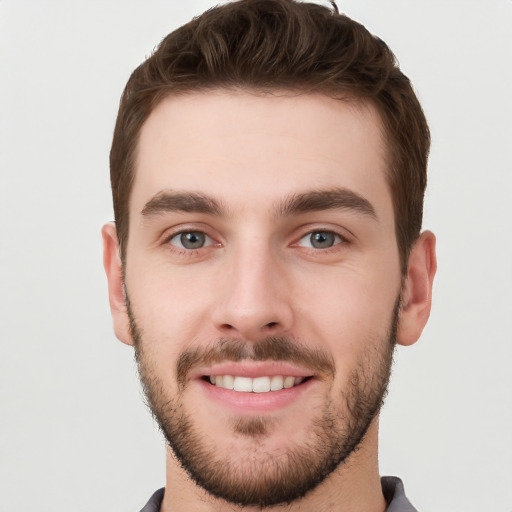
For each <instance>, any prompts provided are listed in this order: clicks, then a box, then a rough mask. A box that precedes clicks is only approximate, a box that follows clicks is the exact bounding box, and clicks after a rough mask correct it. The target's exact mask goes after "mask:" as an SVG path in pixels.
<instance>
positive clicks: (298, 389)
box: [198, 379, 314, 413]
mask: <svg viewBox="0 0 512 512" xmlns="http://www.w3.org/2000/svg"><path fill="white" fill-rule="evenodd" d="M198 382H199V384H200V385H201V387H202V389H203V391H204V392H205V393H206V394H207V396H208V397H209V398H211V399H212V400H215V401H216V402H218V403H220V404H222V405H224V406H225V407H227V408H229V409H231V410H232V411H233V412H236V413H241V412H248V413H249V412H272V411H276V410H279V409H282V408H283V407H287V406H289V405H291V404H293V403H294V402H297V401H298V400H299V399H300V398H301V397H302V395H303V394H304V393H305V392H306V391H307V390H308V389H310V388H311V386H312V385H314V379H308V380H306V381H305V382H302V383H301V384H299V385H298V386H293V387H292V388H287V389H281V390H279V391H269V392H267V393H244V392H241V391H234V390H232V389H224V388H221V387H219V386H214V385H213V384H210V383H208V382H206V381H204V380H199V381H198Z"/></svg>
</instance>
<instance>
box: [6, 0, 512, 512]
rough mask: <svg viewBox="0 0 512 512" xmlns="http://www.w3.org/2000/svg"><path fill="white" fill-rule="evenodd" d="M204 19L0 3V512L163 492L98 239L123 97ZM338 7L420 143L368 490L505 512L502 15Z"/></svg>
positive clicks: (491, 6)
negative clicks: (403, 299)
mask: <svg viewBox="0 0 512 512" xmlns="http://www.w3.org/2000/svg"><path fill="white" fill-rule="evenodd" d="M211 5H212V3H211V2H210V1H207V0H194V1H188V2H183V1H172V0H167V1H156V0H153V1H145V2H143V1H142V0H139V1H135V0H125V1H123V2H121V1H118V2H112V1H105V0H103V1H99V0H98V1H91V0H88V1H77V0H74V1H64V0H59V1H57V0H55V1H50V0H45V1H39V0H33V1H28V0H0V123H1V124H0V246H1V251H0V282H1V284H0V294H1V297H0V316H1V319H0V336H1V341H0V343H1V346H0V436H1V437H0V511H1V512H7V511H14V510H16V511H21V512H26V511H38V512H45V511H52V512H53V511H60V510H62V511H64V510H73V511H75V512H81V511H90V510H96V511H121V510H126V511H129V510H133V511H136V510H139V509H140V508H141V507H142V505H143V504H144V503H145V501H146V500H147V498H148V497H149V495H150V494H151V493H152V492H153V491H154V490H155V489H157V488H158V487H159V486H161V485H162V484H163V483H164V449H163V441H162V439H161V436H160V434H159V433H158V431H157V429H156V427H155V425H154V423H153V421H152V419H151V417H150V415H149V414H148V413H147V411H146V409H145V407H144V405H143V404H142V400H141V396H140V390H139V385H138V381H137V377H136V371H135V365H134V362H133V354H132V350H131V348H129V347H126V346H124V345H122V344H121V343H119V342H118V341H117V340H116V339H115V337H114V335H113V332H112V328H111V321H110V314H109V310H108V301H107V291H106V282H105V279H104V275H103V269H102V264H101V240H100V227H101V225H102V224H103V223H104V222H105V221H108V220H111V219H112V217H113V215H112V208H111V202H110V190H109V176H108V152H109V146H110V139H111V134H112V130H113V125H114V121H115V116H116V111H117V105H118V100H119V96H120V94H121V91H122V88H123V86H124V84H125V82H126V80H127V78H128V76H129V74H130V72H131V71H132V70H133V68H135V67H136V66H137V65H138V64H139V63H140V62H141V61H142V60H143V59H144V58H145V57H146V56H148V55H149V54H150V53H151V51H152V49H153V48H154V46H155V45H156V44H157V43H158V42H159V41H160V40H161V38H162V37H163V36H164V35H166V34H167V33H168V32H170V31H171V30H172V29H173V28H175V27H177V26H178V25H180V24H182V23H184V22H186V21H188V20H189V19H190V18H191V17H192V16H194V15H198V14H200V13H201V12H202V11H203V10H204V9H206V8H207V7H210V6H211ZM340 8H341V10H342V11H344V12H346V13H347V14H349V15H350V16H352V17H354V18H355V19H357V20H358V21H360V22H362V23H363V24H365V25H366V26H367V27H368V28H369V29H370V30H371V31H372V32H374V33H376V34H378V35H379V36H380V37H381V38H383V39H384V40H385V41H386V42H387V43H388V44H389V45H390V46H391V48H392V49H393V51H394V52H395V53H396V55H397V56H398V59H399V61H400V63H401V66H402V69H403V71H404V72H405V73H406V74H407V75H408V76H409V77H410V78H411V79H412V81H413V83H414V85H415V88H416V90H417V93H418V95H419V97H420V100H421V101H422V102H423V105H424V108H425V111H426V114H427V117H428V119H429V121H430V125H431V129H432V137H433V146H432V153H431V159H430V184H429V190H428V193H427V198H426V212H425V223H424V225H425V228H429V229H432V230H433V231H434V232H435V233H436V234H437V237H438V256H439V271H438V275H437V279H436V282H435V290H434V291H435V297H434V304H433V311H432V316H431V320H430V323H429V325H428V327H427V329H426V330H425V332H424V335H423V336H422V339H421V340H420V342H419V343H418V344H417V345H415V346H414V347H411V348H407V349H403V348H402V349H401V350H399V352H398V354H397V361H396V365H395V371H394V376H393V379H392V385H391V390H390V396H389V398H388V400H387V403H386V406H385V408H384V411H383V413H382V420H381V454H380V461H381V469H382V473H383V474H396V475H400V476H401V477H402V478H403V479H404V482H405V485H406V489H407V492H408V494H409V496H410V498H411V500H412V501H413V503H414V504H415V505H416V507H417V508H418V509H419V510H420V511H422V512H451V511H461V512H462V511H463V512H477V511H479V512H480V511H483V510H485V511H503V512H512V371H511V368H512V213H511V211H510V205H511V196H512V121H511V120H512V101H511V98H510V94H511V91H512V71H511V68H512V1H511V0H479V1H475V0H473V1H470V0H464V1H456V0H444V1H441V0H438V1H432V0H417V1H414V2H413V1H411V0H402V1H400V0H385V1H384V0H344V1H342V2H340Z"/></svg>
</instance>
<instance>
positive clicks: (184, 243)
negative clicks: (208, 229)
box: [169, 231, 213, 250]
mask: <svg viewBox="0 0 512 512" xmlns="http://www.w3.org/2000/svg"><path fill="white" fill-rule="evenodd" d="M169 243H170V244H171V245H174V246H175V247H178V248H179V249H187V250H193V249H201V248H203V247H207V246H209V245H212V243H213V240H212V239H211V238H210V237H209V236H208V235H207V234H205V233H203V232H202V231H182V232H181V233H176V234H175V235H174V236H173V237H171V238H170V239H169Z"/></svg>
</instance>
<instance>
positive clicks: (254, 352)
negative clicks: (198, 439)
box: [176, 336, 336, 388]
mask: <svg viewBox="0 0 512 512" xmlns="http://www.w3.org/2000/svg"><path fill="white" fill-rule="evenodd" d="M223 361H233V362H239V361H279V362H291V363H294V364H296V365H299V366H305V367H306V368H308V369H311V370H314V371H315V372H317V373H320V374H330V375H333V376H334V374H335V373H336V367H335V364H334V359H333V358H332V356H331V355H330V354H327V353H326V352H324V351H321V350H319V349H315V348H311V347H307V346H305V345H303V344H301V343H300V342H299V341H296V340H291V339H290V338H287V337H285V336H268V337H266V338H263V339H261V340H259V341H256V342H250V343H248V342H245V341H243V340H240V339H231V338H220V339H219V340H218V341H217V342H216V343H215V344H214V345H210V346H209V347H204V348H199V347H197V348H194V349H190V350H185V351H184V352H182V353H181V354H180V356H179V357H178V360H177V362H176V375H177V380H178V384H179V385H180V387H181V388H183V387H185V385H186V383H187V377H188V374H189V373H190V371H191V370H192V369H194V368H196V367H198V366H211V365H212V364H215V363H221V362H223Z"/></svg>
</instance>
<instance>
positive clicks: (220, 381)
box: [207, 375, 306, 393]
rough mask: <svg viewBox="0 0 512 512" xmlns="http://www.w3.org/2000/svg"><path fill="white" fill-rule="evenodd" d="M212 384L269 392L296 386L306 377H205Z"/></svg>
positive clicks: (251, 391) (242, 391)
mask: <svg viewBox="0 0 512 512" xmlns="http://www.w3.org/2000/svg"><path fill="white" fill-rule="evenodd" d="M207 378H208V380H209V381H210V383H211V384H213V385H214V386H217V387H220V388H223V389H231V390H233V391H238V392H241V393H269V392H271V391H281V390H282V389H289V388H293V387H294V386H298V385H299V384H301V383H302V382H304V380H305V379H306V377H293V376H283V375H273V376H271V377H270V376H268V377H266V376H265V377H255V378H251V377H241V376H233V375H211V376H209V377H207Z"/></svg>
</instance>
